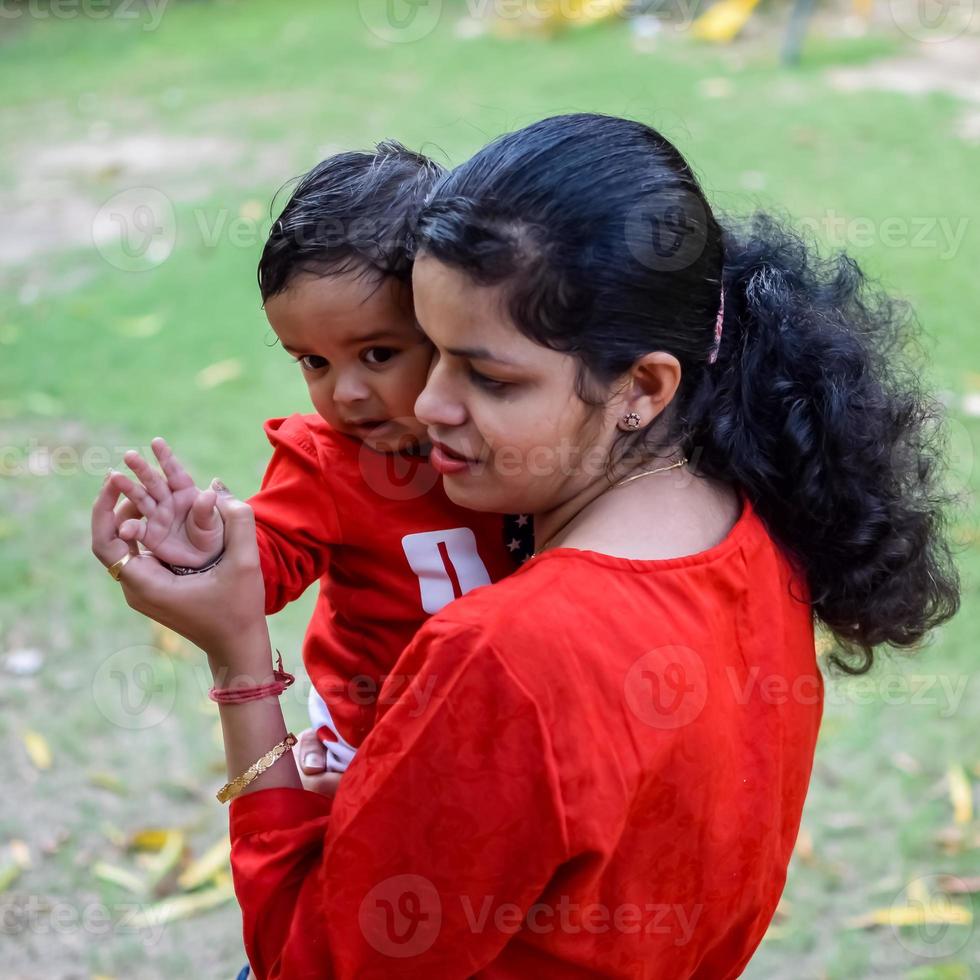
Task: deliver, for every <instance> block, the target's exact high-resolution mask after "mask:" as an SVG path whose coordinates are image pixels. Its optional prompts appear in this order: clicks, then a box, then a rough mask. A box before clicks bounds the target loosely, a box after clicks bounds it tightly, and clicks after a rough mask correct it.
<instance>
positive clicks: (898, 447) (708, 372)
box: [419, 114, 959, 674]
mask: <svg viewBox="0 0 980 980" xmlns="http://www.w3.org/2000/svg"><path fill="white" fill-rule="evenodd" d="M419 246H420V248H421V249H422V251H423V252H424V253H426V254H428V255H431V256H432V257H434V258H435V259H437V260H438V261H440V262H443V263H446V264H448V265H450V266H452V267H455V268H457V269H459V270H461V271H462V272H464V273H465V274H466V275H468V276H469V277H470V278H471V279H472V280H473V281H475V282H476V283H479V284H481V285H492V284H500V285H501V286H502V288H503V289H504V291H505V292H504V297H505V300H506V303H507V309H508V311H509V314H510V316H511V318H512V319H513V321H514V323H515V324H516V326H517V328H518V329H519V330H520V331H521V332H522V333H523V334H525V335H526V336H528V337H529V338H531V339H532V340H534V341H536V342H537V343H539V344H542V345H544V346H546V347H549V348H552V349H554V350H559V351H563V352H566V353H571V354H573V355H574V356H575V357H577V358H578V359H579V361H580V370H579V378H578V389H579V395H580V397H582V398H583V400H585V401H586V402H589V403H591V404H596V403H597V402H596V399H597V398H598V399H599V400H601V394H599V395H597V394H596V387H595V386H596V384H598V385H599V386H601V387H600V389H599V391H600V392H601V391H608V386H609V385H610V384H612V383H613V382H614V381H615V380H616V379H618V378H621V377H623V375H624V374H625V373H626V372H627V371H628V370H629V368H630V367H631V366H632V365H633V364H634V362H635V361H636V360H637V359H638V358H639V357H641V356H642V355H644V354H646V353H648V352H650V351H654V350H663V351H667V352H669V353H671V354H673V355H674V356H675V357H676V358H677V359H678V360H679V361H680V363H681V368H682V380H681V384H680V387H679V389H678V392H677V394H676V396H675V398H674V400H673V402H672V404H671V411H669V412H666V413H664V414H663V416H662V417H661V419H658V422H657V423H656V424H655V425H653V426H651V427H650V429H649V430H648V431H641V432H639V433H637V434H635V435H634V434H626V433H624V434H622V436H621V439H622V440H623V442H622V443H621V445H620V447H619V448H621V449H622V450H623V452H624V454H627V453H628V454H629V455H631V456H634V457H635V456H636V454H637V453H638V452H640V451H642V453H643V454H644V455H647V456H649V455H652V454H655V453H656V452H658V451H661V450H663V449H664V448H666V447H670V446H679V447H680V448H681V449H682V450H683V451H684V452H685V453H686V454H687V455H688V456H689V457H690V458H692V460H693V461H694V462H695V463H696V465H697V468H698V471H699V473H701V474H703V475H705V476H708V477H714V478H718V479H722V480H725V481H729V482H731V483H734V484H736V485H739V486H740V487H741V488H742V489H743V490H744V491H745V493H746V495H747V496H748V498H749V499H750V500H751V501H752V504H753V506H754V507H755V509H756V510H757V512H758V513H759V515H760V517H761V518H762V519H763V521H764V522H765V524H766V526H767V528H768V529H769V531H770V533H771V534H772V536H773V538H774V539H775V540H776V541H777V542H779V544H780V545H781V546H782V547H783V549H784V550H785V551H786V553H787V554H788V555H789V556H790V557H791V559H792V560H793V561H794V563H795V564H796V566H797V567H798V568H799V569H800V570H801V571H802V572H803V574H804V575H805V578H806V582H807V585H808V587H809V595H810V600H811V602H812V604H813V608H814V611H815V614H816V615H817V616H818V617H819V619H820V620H822V621H823V622H824V623H825V624H826V625H827V627H828V628H829V629H830V630H831V631H832V632H833V633H834V634H835V637H836V639H837V643H838V650H837V652H835V653H834V654H833V655H832V656H831V657H830V661H831V662H832V663H833V664H834V665H835V666H836V667H838V668H839V669H841V670H842V671H844V672H846V673H852V674H860V673H864V672H866V671H867V670H868V669H869V668H870V667H871V664H872V661H873V653H872V650H873V648H874V647H876V646H878V645H880V644H888V645H891V646H896V647H909V646H914V645H916V644H918V643H919V642H920V641H921V640H922V639H923V637H924V636H925V635H926V634H927V633H928V631H929V630H930V629H932V628H933V627H935V626H937V625H939V624H941V623H943V622H945V621H946V620H948V619H949V618H950V617H951V616H952V615H953V614H954V613H955V612H956V610H957V609H958V607H959V579H958V575H957V571H956V567H955V565H954V563H953V559H952V553H951V549H950V546H949V542H948V540H947V538H946V533H945V532H946V529H947V516H946V507H947V505H948V504H950V503H951V497H950V495H949V494H947V493H946V492H945V491H944V490H943V484H942V470H943V466H942V464H943V460H944V455H943V450H944V438H943V430H942V427H941V423H942V412H941V409H940V406H939V405H938V404H937V403H936V402H934V401H932V400H931V399H930V398H929V397H928V396H927V395H926V394H925V393H924V392H923V391H922V389H921V388H920V383H919V381H918V378H917V376H916V374H915V373H914V369H913V366H912V365H911V363H910V362H906V360H905V358H906V357H907V355H908V354H909V353H910V349H909V346H908V342H909V341H911V340H913V339H914V338H913V336H912V328H913V327H914V325H915V320H914V317H913V316H912V315H911V312H910V310H909V308H908V306H907V305H906V304H904V303H901V302H899V301H896V300H893V299H891V298H889V297H888V296H886V295H884V294H883V293H882V292H880V291H879V290H878V289H877V288H873V287H872V285H871V284H870V283H869V282H868V280H867V279H866V277H865V276H864V275H863V274H862V272H861V270H860V269H859V268H858V266H857V265H856V263H855V262H854V261H853V260H852V259H850V258H848V257H847V256H846V255H843V254H840V255H836V256H834V257H831V258H822V257H820V255H819V254H818V252H817V250H816V249H815V247H814V246H813V245H812V244H811V243H809V242H808V241H807V239H805V238H804V237H803V236H802V235H801V234H799V233H797V232H794V231H793V230H791V229H790V228H789V227H788V226H787V224H786V223H785V222H781V221H777V220H776V219H775V218H773V217H771V216H768V215H765V214H757V215H754V216H752V217H750V218H747V219H744V220H742V221H726V222H725V226H724V227H723V226H722V225H721V224H720V223H719V222H718V220H716V218H715V216H714V215H713V214H712V210H711V207H710V206H709V204H708V202H707V200H706V198H705V196H704V194H703V192H702V190H701V188H700V186H699V184H698V181H697V179H696V178H695V176H694V174H693V173H692V172H691V169H690V167H689V166H688V165H687V163H686V161H685V160H684V158H683V157H682V156H681V155H680V153H679V152H678V151H677V149H675V147H674V146H673V145H672V144H671V143H669V142H668V141H667V140H666V139H665V138H664V137H663V136H661V135H660V134H659V133H658V132H656V131H655V130H653V129H651V128H650V127H648V126H645V125H643V124H641V123H638V122H632V121H629V120H625V119H618V118H613V117H608V116H601V115H593V114H578V115H568V116H558V117H555V118H551V119H545V120H543V121H541V122H538V123H535V124H533V125H531V126H528V127H527V128H525V129H522V130H520V131H518V132H515V133H510V134H508V135H505V136H503V137H500V138H499V139H497V140H495V141H494V142H492V143H490V144H489V145H488V146H487V147H485V148H484V149H483V150H481V151H480V152H479V153H477V154H476V156H474V157H473V158H472V159H471V160H469V161H468V162H467V163H465V164H463V165H462V166H461V167H459V168H458V169H456V170H454V171H453V172H452V173H450V174H449V175H448V176H447V177H446V178H444V179H443V180H442V181H441V182H440V183H439V184H438V185H437V187H436V188H435V190H434V191H433V194H432V196H431V198H430V199H429V201H428V202H427V204H426V207H425V208H424V210H423V212H422V215H421V219H420V226H419ZM722 288H723V289H724V331H723V335H722V340H721V347H720V351H719V356H718V358H717V360H716V361H715V362H714V363H712V362H711V360H710V354H711V352H712V349H713V346H714V339H715V320H716V314H717V312H718V308H719V302H720V299H721V291H722ZM842 656H843V658H846V659H843V658H842Z"/></svg>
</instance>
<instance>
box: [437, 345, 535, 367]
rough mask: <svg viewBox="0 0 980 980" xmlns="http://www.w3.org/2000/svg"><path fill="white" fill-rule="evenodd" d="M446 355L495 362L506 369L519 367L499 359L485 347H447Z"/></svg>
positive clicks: (501, 358)
mask: <svg viewBox="0 0 980 980" xmlns="http://www.w3.org/2000/svg"><path fill="white" fill-rule="evenodd" d="M446 353H447V354H452V355H453V357H468V358H469V359H470V360H471V361H495V362H496V363H497V364H506V365H507V366H508V367H520V365H519V364H517V363H516V362H515V361H508V360H507V358H506V357H500V356H498V355H497V354H494V353H493V352H492V351H488V350H487V349H486V347H447V348H446Z"/></svg>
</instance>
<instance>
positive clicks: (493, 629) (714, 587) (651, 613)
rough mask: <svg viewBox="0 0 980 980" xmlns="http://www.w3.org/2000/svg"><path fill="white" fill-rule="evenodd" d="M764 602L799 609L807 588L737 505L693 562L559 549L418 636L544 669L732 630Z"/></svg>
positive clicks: (751, 513) (751, 514)
mask: <svg viewBox="0 0 980 980" xmlns="http://www.w3.org/2000/svg"><path fill="white" fill-rule="evenodd" d="M749 594H751V595H752V596H753V602H751V603H747V602H746V597H747V596H748V595H749ZM765 596H769V597H771V599H772V601H778V599H779V598H780V597H783V598H785V599H786V601H790V600H792V601H794V602H798V601H799V600H800V598H803V599H806V598H807V596H806V585H805V582H804V581H803V580H802V579H801V578H800V576H799V572H798V569H797V568H796V567H795V566H794V565H793V564H792V563H791V562H790V560H789V558H788V557H787V556H786V555H785V554H784V552H783V551H782V550H781V549H780V548H779V546H778V545H777V544H776V542H775V541H774V540H773V539H772V537H771V536H770V534H769V532H768V530H767V529H766V526H765V524H764V523H763V522H762V520H761V518H760V517H759V515H758V513H757V512H756V510H755V508H754V507H753V506H752V504H751V502H750V501H749V500H748V499H747V498H743V508H742V512H741V515H740V516H739V518H738V520H737V521H736V522H735V525H734V526H733V527H732V529H731V530H730V532H729V533H728V535H727V536H726V537H725V538H724V540H723V541H721V542H719V543H718V544H716V545H714V546H713V547H711V548H708V549H706V550H704V551H701V552H698V553H697V554H692V555H684V556H682V557H677V558H667V559H653V560H644V559H632V558H620V557H618V556H614V555H608V554H604V553H601V552H595V551H587V550H579V549H575V548H556V549H554V550H553V551H547V552H545V553H544V554H542V555H539V556H537V557H536V558H532V559H531V560H530V561H528V562H525V564H524V565H522V566H521V567H520V568H519V569H518V570H517V571H515V572H514V573H512V574H511V575H509V576H507V577H506V578H504V579H502V580H501V581H499V582H497V583H495V584H493V585H488V586H483V587H481V588H479V589H476V590H474V591H473V592H470V593H468V594H467V595H465V596H463V597H462V598H460V599H457V600H456V601H455V602H453V603H451V604H450V605H448V606H446V607H445V608H444V609H442V610H441V611H440V612H439V613H437V614H436V615H434V616H433V617H431V618H430V619H429V620H428V621H427V623H426V624H425V625H424V626H423V627H422V631H421V634H422V636H423V637H424V636H425V635H426V634H428V635H431V636H433V637H434V636H437V635H443V634H445V633H447V632H452V633H458V634H459V636H460V637H461V638H462V637H463V636H464V635H465V636H466V637H467V640H466V642H469V643H480V644H483V645H485V646H488V647H492V648H493V649H495V650H496V651H498V653H499V655H501V656H503V657H505V658H508V657H510V656H514V657H516V658H517V659H519V660H520V662H521V663H525V662H527V661H528V660H529V659H530V660H532V661H541V662H545V663H547V662H548V661H549V659H550V658H553V656H554V654H555V652H556V651H558V652H560V651H563V650H565V651H567V650H568V649H569V648H575V649H576V650H588V649H590V648H595V649H601V647H602V645H603V640H604V638H605V637H609V636H611V635H613V634H615V635H617V636H620V637H622V636H623V635H624V634H629V633H630V632H634V633H636V634H637V635H638V636H639V635H641V634H642V636H643V638H644V642H656V641H657V640H658V637H659V638H662V640H663V642H673V641H675V640H676V639H677V638H678V636H679V634H681V633H689V634H696V633H697V632H698V630H699V629H702V630H703V629H705V628H707V624H709V623H710V624H712V628H713V629H717V628H719V625H720V624H723V623H724V622H725V621H726V620H730V621H731V623H732V624H733V627H734V622H735V619H736V617H741V619H743V620H744V616H745V610H746V607H748V608H750V609H758V608H759V603H758V601H755V600H759V599H761V598H762V597H765Z"/></svg>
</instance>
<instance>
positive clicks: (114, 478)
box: [106, 470, 157, 517]
mask: <svg viewBox="0 0 980 980" xmlns="http://www.w3.org/2000/svg"><path fill="white" fill-rule="evenodd" d="M106 482H107V485H108V486H111V487H112V489H113V490H115V491H116V493H117V494H120V493H121V494H123V495H124V496H125V497H126V499H127V500H129V501H130V503H131V504H132V505H133V506H134V507H135V508H136V509H137V510H138V511H139V512H140V513H141V514H142V515H143V516H144V517H149V516H150V515H151V514H152V513H153V512H154V511H155V510H156V509H157V502H156V501H155V500H154V499H153V497H151V496H150V495H149V494H148V493H147V492H146V490H145V489H144V487H143V486H142V485H141V484H139V483H134V482H133V481H132V480H131V479H130V478H129V477H128V476H126V474H125V473H118V472H117V471H116V470H113V471H112V472H111V473H110V474H109V479H108V480H107V481H106Z"/></svg>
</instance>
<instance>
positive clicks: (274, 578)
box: [248, 415, 341, 616]
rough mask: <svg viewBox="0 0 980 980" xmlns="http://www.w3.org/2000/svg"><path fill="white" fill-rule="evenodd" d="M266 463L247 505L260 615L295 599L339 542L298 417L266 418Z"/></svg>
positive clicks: (329, 500)
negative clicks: (258, 573)
mask: <svg viewBox="0 0 980 980" xmlns="http://www.w3.org/2000/svg"><path fill="white" fill-rule="evenodd" d="M265 432H266V435H267V436H268V438H269V442H271V443H272V446H273V453H272V459H271V460H270V461H269V465H268V467H267V468H266V471H265V476H264V477H263V479H262V485H261V487H260V489H259V492H258V493H257V494H255V495H254V496H253V497H251V498H250V499H249V501H248V503H249V505H250V506H251V507H252V510H253V511H254V513H255V529H256V535H257V538H258V545H259V556H260V558H261V562H262V578H263V580H264V581H265V612H266V615H267V616H268V615H271V614H272V613H275V612H278V611H279V610H280V609H282V607H283V606H285V605H286V604H287V603H289V602H292V601H293V600H294V599H297V598H299V596H301V595H302V594H303V592H305V591H306V589H307V588H308V587H309V586H310V585H311V584H312V583H313V582H315V581H316V580H317V579H319V578H320V577H321V576H322V575H323V574H324V572H325V571H326V570H327V566H328V565H329V562H330V552H331V549H332V548H333V547H334V546H335V545H337V544H340V543H341V529H340V520H339V517H338V515H337V508H336V504H335V503H334V500H333V495H332V494H331V491H330V487H329V485H328V481H327V480H326V479H325V477H324V472H323V464H322V462H321V459H320V454H319V452H318V450H317V445H316V441H315V439H314V436H313V434H312V433H311V431H310V429H309V426H308V425H307V424H306V421H305V420H304V419H303V416H302V415H291V416H289V417H288V418H282V419H270V420H269V421H268V422H266V423H265Z"/></svg>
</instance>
